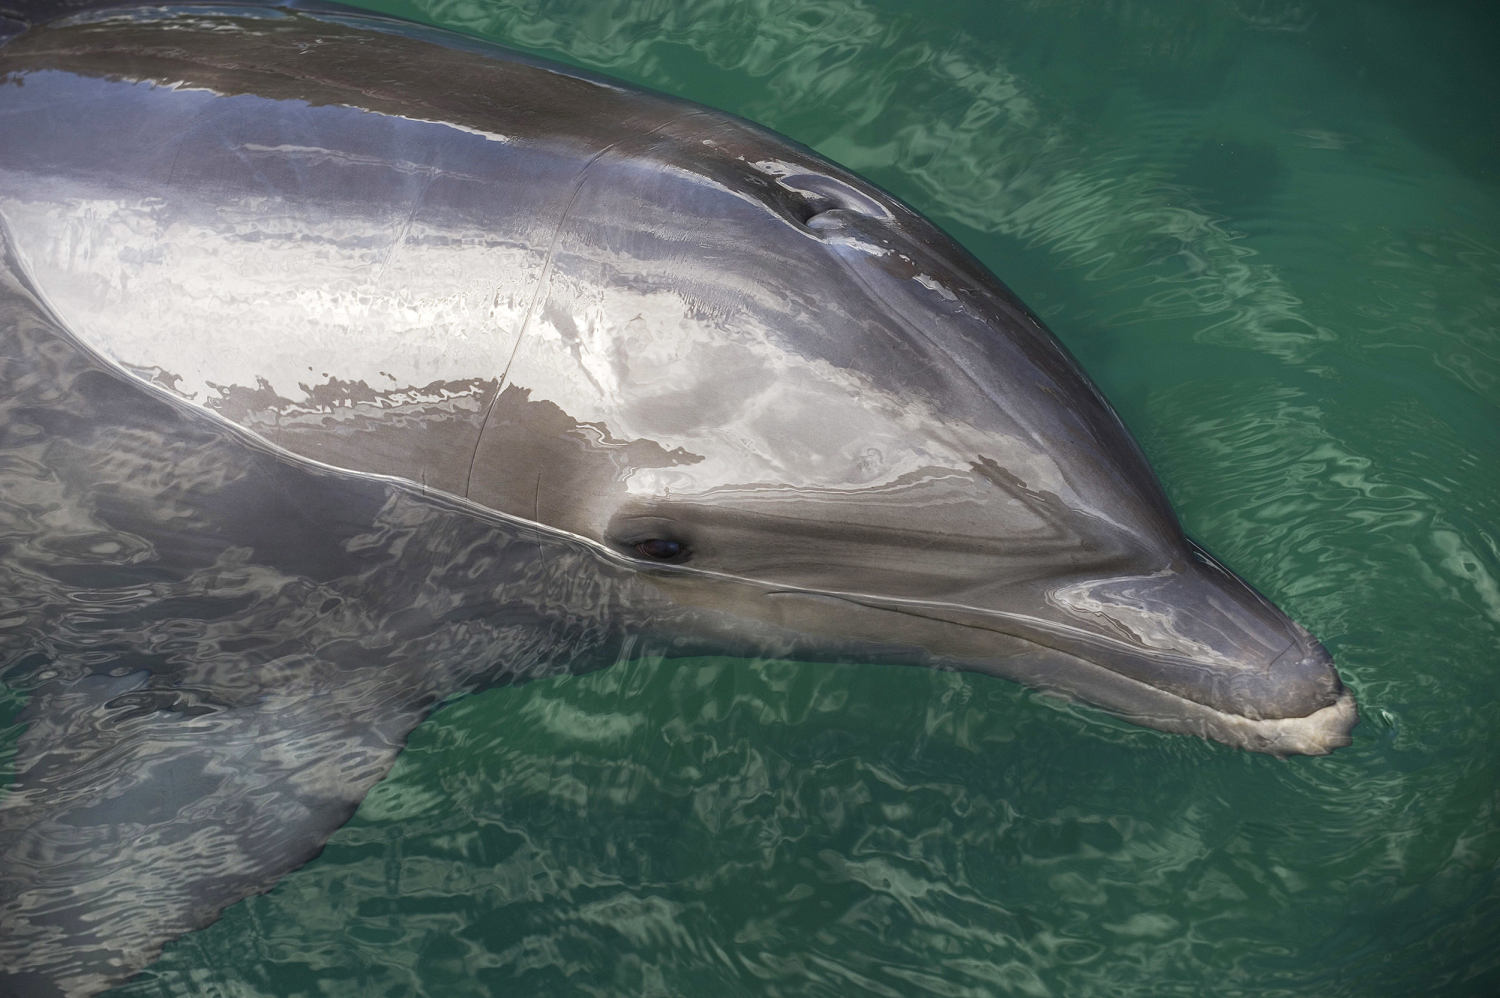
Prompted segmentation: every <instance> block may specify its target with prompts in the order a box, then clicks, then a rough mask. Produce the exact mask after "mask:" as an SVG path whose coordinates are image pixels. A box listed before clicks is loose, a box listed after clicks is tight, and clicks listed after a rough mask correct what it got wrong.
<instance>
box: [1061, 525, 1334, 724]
mask: <svg viewBox="0 0 1500 998" xmlns="http://www.w3.org/2000/svg"><path fill="white" fill-rule="evenodd" d="M1191 553H1192V557H1191V558H1190V559H1189V560H1187V561H1186V563H1185V564H1181V565H1179V566H1177V567H1175V568H1172V569H1170V570H1163V571H1159V572H1154V573H1149V574H1143V575H1131V576H1125V577H1116V578H1112V579H1102V580H1090V581H1088V582H1086V583H1080V584H1075V585H1072V586H1068V587H1064V588H1061V589H1058V590H1056V591H1055V592H1054V593H1053V594H1052V602H1054V603H1055V604H1056V605H1058V606H1059V607H1060V608H1062V609H1063V610H1065V611H1066V613H1067V616H1068V617H1070V618H1071V619H1072V620H1074V621H1077V622H1079V623H1081V624H1084V625H1085V626H1086V627H1087V628H1088V629H1089V630H1090V631H1092V632H1093V633H1094V634H1096V635H1098V639H1099V643H1098V644H1097V645H1096V646H1095V647H1094V648H1093V649H1092V650H1091V652H1090V653H1088V654H1087V657H1089V658H1090V659H1092V660H1093V661H1095V662H1096V663H1098V664H1099V665H1102V666H1104V667H1105V668H1108V669H1110V670H1111V671H1114V672H1116V673H1119V674H1120V675H1123V676H1126V677H1128V678H1130V679H1134V680H1136V681H1137V682H1140V683H1144V684H1146V685H1149V686H1151V687H1154V688H1156V689H1158V690H1161V691H1164V692H1167V693H1170V694H1173V695H1175V696H1178V697H1181V698H1183V699H1185V700H1190V701H1193V702H1195V703H1197V704H1201V705H1203V706H1205V707H1208V708H1211V709H1212V710H1214V711H1218V712H1221V713H1223V714H1227V715H1233V716H1236V717H1240V718H1245V719H1247V720H1250V721H1263V720H1266V721H1269V720H1279V719H1288V718H1303V717H1308V716H1310V715H1313V714H1315V713H1317V712H1319V711H1322V710H1325V709H1326V708H1328V707H1330V706H1333V705H1334V704H1336V703H1337V702H1339V700H1340V698H1341V697H1343V696H1345V695H1346V694H1345V690H1344V684H1343V682H1342V680H1341V679H1340V678H1339V674H1338V671H1337V670H1336V669H1335V668H1334V664H1333V658H1332V656H1330V655H1329V653H1328V651H1327V649H1325V648H1324V647H1323V646H1322V644H1320V643H1319V642H1318V640H1317V639H1316V638H1314V637H1313V636H1312V635H1311V634H1309V633H1308V632H1307V631H1306V630H1304V629H1303V628H1302V627H1301V626H1299V625H1298V624H1297V623H1295V622H1294V621H1293V620H1291V619H1290V618H1289V617H1287V616H1286V615H1285V614H1284V613H1282V612H1281V611H1280V610H1278V609H1277V608H1276V607H1275V606H1274V605H1272V604H1271V603H1270V602H1269V601H1268V600H1266V599H1265V597H1263V596H1261V595H1260V593H1258V592H1256V591H1255V589H1253V588H1252V587H1251V586H1250V585H1249V584H1247V583H1246V582H1244V581H1243V580H1242V579H1240V578H1239V577H1238V576H1236V575H1235V574H1234V573H1232V572H1230V571H1229V570H1227V569H1225V568H1224V567H1223V566H1222V565H1220V564H1219V563H1218V562H1217V561H1215V560H1214V559H1213V558H1212V557H1210V556H1209V555H1207V554H1206V553H1204V552H1203V551H1201V549H1198V548H1196V547H1195V548H1194V549H1193V550H1192V552H1191Z"/></svg>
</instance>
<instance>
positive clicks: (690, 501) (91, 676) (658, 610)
mask: <svg viewBox="0 0 1500 998" xmlns="http://www.w3.org/2000/svg"><path fill="white" fill-rule="evenodd" d="M0 128H3V131H4V141H3V142H0V225H3V233H0V234H3V237H4V245H3V247H0V334H3V336H4V342H5V344H6V346H5V352H4V354H3V357H0V538H3V539H4V542H5V543H6V544H7V550H6V554H5V563H4V569H3V575H0V627H3V628H4V631H3V633H4V635H5V639H4V641H5V643H4V645H3V647H0V670H3V671H0V675H3V676H4V677H5V681H6V683H7V684H8V685H9V686H11V687H12V688H13V689H16V690H21V691H24V692H25V694H26V698H27V699H26V706H25V707H24V709H23V712H22V715H21V718H20V720H21V721H22V722H23V723H24V724H25V730H24V732H23V734H22V735H21V738H20V742H19V744H18V746H17V751H16V763H15V769H16V781H15V785H14V786H13V788H12V789H11V791H10V793H9V795H8V796H7V797H5V798H4V799H3V800H0V968H3V969H0V990H4V989H6V988H8V989H9V990H8V991H7V993H11V992H15V993H19V994H55V993H63V994H88V993H92V992H93V991H97V990H98V989H100V988H102V987H105V986H107V985H108V984H109V983H111V982H114V981H118V980H119V979H122V978H123V977H125V976H128V975H129V974H130V973H132V972H133V971H135V970H136V969H139V968H140V967H141V966H143V965H144V964H145V963H146V962H148V961H149V960H150V959H151V958H152V957H153V956H154V955H155V954H156V953H157V952H158V951H159V950H160V947H161V946H162V945H163V943H164V942H165V941H166V940H168V939H171V938H173V937H174V936H176V935H179V934H181V933H183V932H186V931H189V930H191V929H193V928H195V927H198V926H201V925H204V924H206V923H208V922H210V921H212V920H213V919H214V918H215V917H216V916H217V914H218V912H219V911H221V910H222V909H223V908H224V907H225V906H226V905H228V904H230V903H232V902H234V901H236V900H238V899H240V898H242V897H244V896H246V895H248V894H251V893H254V892H256V891H260V890H264V889H266V888H267V887H268V886H269V885H270V884H272V883H273V882H274V881H275V880H276V879H277V878H278V877H280V876H281V875H283V874H284V873H286V872H287V871H289V870H291V869H293V868H295V867H296V866H298V865H299V864H301V863H302V862H305V861H306V860H307V859H308V858H310V857H311V856H312V855H314V854H316V852H317V851H318V850H319V849H320V848H321V846H322V844H323V842H324V841H325V840H326V839H327V837H328V836H329V835H330V834H331V833H332V831H333V830H334V829H335V828H337V827H338V826H339V825H340V824H342V823H343V822H344V821H345V820H346V819H347V817H348V816H349V814H350V813H351V812H352V810H353V809H354V807H356V806H357V805H358V803H359V801H360V799H361V798H362V797H363V796H364V794H365V793H366V792H367V791H368V789H369V788H370V786H372V785H373V784H374V783H375V782H376V781H377V780H379V779H380V777H381V776H382V775H383V774H384V773H385V772H386V771H387V770H388V768H389V766H390V765H391V762H392V760H393V759H394V757H395V755H396V754H397V753H398V752H399V751H400V747H401V745H402V744H403V743H404V740H405V738H406V736H407V734H408V732H409V731H410V730H411V729H412V727H413V726H415V725H416V724H417V723H418V722H419V721H420V720H421V719H422V717H424V716H425V715H426V714H427V713H428V712H430V711H431V710H432V709H433V707H434V706H436V705H437V704H438V703H440V702H441V701H442V700H443V699H445V698H447V697H450V696H452V695H455V694H457V693H462V692H465V691H470V690H474V689H478V688H481V687H483V686H486V685H492V684H495V683H501V682H511V681H517V680H520V679H524V678H527V677H530V676H535V675H541V674H547V673H553V672H558V671H565V670H574V671H582V670H586V669H590V668H597V667H599V666H602V665H606V664H608V663H610V662H612V661H615V660H617V659H618V658H619V657H620V656H622V655H628V654H630V653H631V651H630V649H632V648H633V647H636V646H637V645H641V646H644V647H651V648H655V649H658V650H666V651H684V652H686V651H693V650H712V651H719V652H741V653H745V654H761V655H782V656H796V657H799V658H805V659H810V660H811V659H816V660H826V661H856V662H899V663H909V664H921V665H928V666H934V667H942V668H958V669H966V670H971V671H978V672H985V673H990V674H993V675H997V676H1003V677H1007V678H1012V679H1016V680H1019V681H1021V682H1025V683H1028V684H1032V685H1036V686H1041V687H1046V688H1050V689H1055V690H1058V691H1062V692H1065V693H1068V694H1072V695H1074V696H1077V697H1079V698H1082V699H1084V700H1087V701H1089V702H1091V703H1094V704H1097V705H1100V706H1102V707H1105V708H1107V709H1109V710H1111V711H1113V712H1115V713H1117V714H1119V715H1121V716H1123V717H1126V718H1129V719H1131V720H1134V721H1138V722H1140V723H1142V724H1145V725H1149V726H1151V727H1155V728H1159V729H1162V730H1166V731H1178V732H1187V733H1193V734H1198V735H1203V736H1206V737H1210V738H1214V739H1217V740H1219V741H1223V742H1226V743H1228V744H1231V745H1237V746H1241V747H1244V748H1248V749H1253V750H1257V751H1264V752H1270V753H1274V754H1281V755H1284V754H1291V753H1309V754H1319V753H1324V752H1327V751H1329V750H1331V749H1333V748H1335V747H1337V746H1340V745H1344V744H1347V743H1348V741H1349V735H1348V732H1349V729H1350V728H1351V727H1352V725H1353V723H1354V721H1355V717H1356V713H1355V708H1354V703H1353V699H1352V697H1351V696H1350V694H1349V693H1348V692H1347V691H1346V690H1345V689H1344V688H1343V686H1342V684H1341V683H1340V681H1339V677H1338V675H1337V673H1336V672H1335V671H1334V669H1333V667H1332V664H1331V662H1330V660H1329V658H1328V656H1327V654H1326V652H1325V651H1324V650H1323V648H1322V647H1321V646H1320V645H1319V644H1318V643H1317V642H1316V641H1315V640H1314V639H1313V638H1312V637H1311V636H1310V635H1308V634H1307V633H1306V632H1305V631H1304V630H1302V629H1301V628H1300V627H1298V626H1297V625H1296V624H1295V623H1293V622H1291V621H1290V620H1288V619H1287V618H1286V617H1285V616H1283V615H1282V614H1281V613H1280V612H1279V611H1277V610H1276V609H1275V608H1274V607H1272V606H1271V605H1270V604H1269V603H1267V602H1266V601H1265V600H1264V599H1263V598H1262V597H1260V596H1259V595H1258V594H1256V593H1255V592H1254V591H1253V590H1251V589H1250V588H1249V587H1248V586H1246V585H1245V584H1244V583H1243V582H1241V581H1240V580H1239V579H1237V578H1236V577H1235V576H1233V575H1232V574H1230V573H1229V572H1227V571H1226V570H1225V569H1223V568H1222V567H1220V566H1219V565H1218V564H1217V563H1215V562H1214V561H1213V560H1212V559H1211V558H1209V557H1208V556H1207V555H1206V554H1204V553H1203V552H1202V551H1201V550H1199V549H1198V548H1197V547H1195V546H1194V545H1193V544H1191V543H1190V542H1189V541H1188V540H1186V539H1185V538H1184V537H1183V535H1182V532H1181V529H1180V528H1179V526H1178V525H1177V522H1176V520H1175V518H1174V516H1173V514H1172V512H1171V510H1170V508H1169V506H1168V504H1167V502H1166V500H1165V498H1164V497H1163V494H1162V492H1161V489H1160V487H1159V486H1158V484H1157V482H1156V480H1155V478H1154V476H1153V475H1152V473H1151V471H1150V469H1149V468H1148V467H1147V465H1146V463H1145V461H1144V459H1143V457H1142V456H1141V453H1140V451H1139V450H1138V448H1137V447H1136V445H1135V444H1134V442H1133V441H1132V440H1131V439H1130V437H1129V436H1128V434H1127V433H1126V431H1125V430H1124V428H1123V427H1122V426H1121V424H1120V422H1119V420H1118V419H1117V417H1116V416H1115V414H1114V413H1113V411H1112V410H1111V409H1110V408H1109V406H1108V405H1107V404H1106V403H1105V402H1104V400H1103V399H1102V398H1101V396H1100V395H1099V393H1098V392H1097V390H1096V389H1095V388H1094V387H1093V386H1092V384H1091V383H1090V382H1089V381H1088V380H1087V378H1086V377H1085V376H1084V375H1083V374H1082V373H1081V372H1080V371H1079V370H1078V368H1077V366H1076V365H1075V364H1074V362H1073V361H1072V360H1071V359H1070V358H1069V357H1068V356H1067V354H1066V353H1065V352H1064V351H1063V350H1062V348H1061V347H1060V346H1059V345H1058V344H1057V343H1056V341H1055V340H1054V339H1053V338H1052V337H1051V335H1050V334H1048V333H1047V331H1046V330H1045V329H1044V328H1043V327H1042V326H1041V324H1040V322H1039V321H1038V320H1037V319H1036V318H1035V316H1033V315H1032V314H1031V313H1030V312H1029V311H1027V310H1026V309H1025V307H1024V306H1022V305H1021V304H1020V303H1019V302H1018V301H1017V300H1016V299H1015V298H1014V296H1012V295H1011V294H1010V292H1009V291H1008V290H1006V289H1005V288H1004V287H1003V286H1002V285H1001V284H1000V283H999V282H998V281H996V280H995V279H994V278H993V277H992V276H991V275H990V274H989V273H988V272H986V271H985V270H984V269H983V267H982V266H981V265H979V264H978V263H976V262H975V261H974V260H973V259H971V258H970V257H969V256H967V255H966V254H965V253H964V252H963V251H962V250H961V249H959V247H957V246H956V245H955V244H954V243H953V242H952V241H950V240H949V239H948V238H947V237H945V236H944V235H943V234H942V233H940V232H939V231H937V230H936V229H935V228H934V227H933V226H932V225H931V224H930V223H928V222H926V221H925V220H923V219H922V218H920V217H919V216H917V215H915V214H914V213H913V212H912V211H911V210H910V209H909V208H907V207H905V206H904V205H902V204H901V203H900V202H898V201H896V200H894V199H893V198H891V197H890V196H889V195H886V194H885V193H883V192H881V191H879V190H878V189H876V188H874V187H872V186H870V185H869V184H868V183H865V182H864V181H862V180H860V179H859V178H857V177H855V176H853V175H851V174H849V173H848V172H846V171H844V170H842V169H840V168H838V167H836V166H834V165H832V164H830V163H828V162H826V161H825V160H822V159H820V158H819V157H817V156H815V155H813V154H812V153H810V152H809V151H807V150H806V149H804V148H802V147H799V146H797V145H794V144H792V143H789V142H787V141H786V140H784V139H782V138H779V137H778V136H776V135H774V134H771V133H769V132H767V131H765V130H763V129H760V128H758V127H756V126H754V125H751V124H748V123H746V122H744V121H741V120H738V119H735V118H732V117H730V116H727V115H724V114H721V113H718V112H714V111H711V110H708V109H705V108H701V107H697V106H694V105H691V104H686V103H683V102H680V101H676V100H671V99H668V98H665V97H661V96H658V95H653V94H649V93H643V92H640V91H637V90H634V89H630V88H628V87H624V86H622V85H619V84H615V83H611V82H608V81H605V80H601V79H597V78H594V77H591V76H588V75H586V74H583V73H580V72H576V71H573V70H569V69H563V68H560V67H556V66H551V65H547V64H543V63H539V62H536V61H533V60H530V59H525V58H521V57H518V56H515V55H513V54H510V53H506V52H503V51H500V50H497V49H494V48H492V47H489V46H485V45H481V44H478V43H475V42H471V41H468V40H465V39H462V38H458V37H455V36H452V35H449V34H446V33H443V32H439V31H433V30H429V29H425V28H420V27H416V26H413V25H410V24H406V23H404V22H395V21H389V20H383V19H376V18H370V17H365V16H359V15H354V14H349V13H340V12H337V11H333V10H329V9H320V10H316V11H302V12H293V11H287V10H277V9H268V8H261V7H244V8H235V7H226V6H223V5H216V6H214V7H212V8H201V9H194V8H192V7H190V6H182V7H175V8H152V9H141V10H123V9H122V10H113V11H106V12H103V13H95V14H92V15H89V16H86V17H81V18H76V19H73V20H70V21H63V22H59V23H56V24H53V25H51V26H47V27H42V28H37V29H34V30H31V31H29V32H26V33H24V34H20V35H18V36H17V37H15V38H13V39H12V40H11V41H10V42H9V43H8V44H6V45H5V47H4V48H0ZM7 971H8V972H9V974H10V976H9V977H8V978H7V977H5V976H4V973H5V972H7Z"/></svg>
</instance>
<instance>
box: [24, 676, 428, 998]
mask: <svg viewBox="0 0 1500 998" xmlns="http://www.w3.org/2000/svg"><path fill="white" fill-rule="evenodd" d="M188 700H189V701H190V702H189V703H188V705H187V706H186V707H184V706H183V702H184V701H183V700H182V699H181V698H174V697H172V696H170V695H169V694H167V693H166V691H160V690H152V689H151V688H150V686H149V685H148V681H147V677H146V675H145V674H144V673H140V674H137V675H136V676H124V677H89V678H88V679H86V680H83V681H80V682H78V683H74V684H71V685H69V686H66V687H63V688H59V689H54V690H47V689H43V690H38V691H36V692H35V693H34V694H33V697H32V701H31V703H30V705H29V706H28V707H27V709H26V710H25V711H24V712H23V714H22V718H21V719H22V720H23V721H24V722H26V723H27V725H28V726H27V731H26V733H25V734H24V735H23V736H22V739H21V745H20V750H19V752H18V756H17V780H16V784H15V785H14V786H13V787H12V788H11V790H10V792H9V793H8V794H7V796H5V798H4V799H3V800H0V968H4V970H0V993H4V994H6V995H15V996H17V998H21V996H29V995H46V994H75V993H82V994H91V993H94V992H96V991H98V990H100V989H102V988H104V987H107V986H109V985H110V984H112V983H117V982H119V981H120V980H123V979H124V978H125V977H128V976H129V975H130V974H132V973H134V972H135V971H136V970H139V969H140V968H141V967H143V966H144V965H145V964H146V963H148V962H149V961H150V960H151V959H152V958H154V957H155V956H156V954H157V953H158V952H159V951H160V949H161V947H162V946H163V944H164V943H166V942H167V941H168V940H170V939H173V938H175V937H177V936H179V935H181V934H183V933H184V932H188V931H191V930H193V929H196V928H200V927H202V926H204V925H207V924H208V923H210V922H212V921H214V920H215V919H216V918H217V917H218V916H219V914H220V912H222V911H223V909H224V908H226V907H227V906H229V905H231V904H233V903H234V902H236V901H238V900H240V899H241V898H244V897H247V896H249V895H251V894H255V893H258V892H260V891H263V890H266V889H267V888H269V887H270V886H271V885H272V884H274V883H275V882H276V880H277V879H278V878H280V877H281V876H282V875H284V874H285V873H287V872H288V871H290V870H293V869H295V868H296V867H298V866H301V865H302V864H303V863H305V862H307V861H308V860H310V859H312V858H313V857H314V856H316V855H317V854H318V852H319V851H320V850H321V849H322V848H323V845H324V843H325V842H326V841H327V840H328V837H329V836H330V835H331V834H333V832H334V831H335V830H336V829H337V828H338V827H339V826H340V825H342V824H343V823H344V822H345V821H347V820H348V818H349V816H350V815H351V814H352V813H353V812H354V809H355V808H356V807H357V806H358V805H359V802H360V801H361V800H362V799H363V798H364V796H365V794H366V793H367V792H368V791H369V789H370V787H371V786H373V785H374V784H375V783H376V782H377V781H378V780H379V779H380V778H381V777H382V776H384V775H385V773H386V772H387V771H388V770H389V769H390V767H391V764H392V763H393V762H394V760H395V758H396V755H397V753H399V752H400V750H401V746H402V744H403V743H404V742H405V739H406V736H407V734H408V733H409V732H410V731H411V729H412V728H413V727H414V726H415V725H416V724H417V722H418V721H419V720H420V719H421V712H420V711H417V710H413V709H395V708H392V710H391V711H390V712H388V713H385V714H384V715H383V716H381V717H379V718H376V719H373V720H372V719H371V718H370V717H368V716H361V714H360V713H359V711H356V710H355V709H352V705H345V704H340V703H339V702H338V697H337V694H336V693H332V692H330V693H328V694H324V695H323V696H322V697H314V698H305V697H304V698H299V699H291V698H279V697H278V698H267V699H266V700H264V701H262V702H259V703H256V704H253V705H249V706H234V707H228V706H223V705H211V704H204V703H201V702H191V700H192V698H188ZM361 709H368V705H363V707H362V708H361ZM41 746H45V747H46V748H45V749H44V750H42V751H39V752H33V751H31V750H32V748H33V747H41ZM7 973H8V974H9V976H7Z"/></svg>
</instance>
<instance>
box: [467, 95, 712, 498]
mask: <svg viewBox="0 0 1500 998" xmlns="http://www.w3.org/2000/svg"><path fill="white" fill-rule="evenodd" d="M706 113H708V112H706V111H703V110H694V111H685V112H683V113H681V114H676V115H673V116H672V117H670V118H667V119H665V120H663V121H662V122H660V123H659V124H657V125H655V126H653V127H652V128H651V129H649V130H648V131H645V132H643V133H641V134H640V135H632V136H626V137H623V138H619V139H616V140H615V141H613V142H611V143H609V144H608V145H606V146H604V147H603V148H602V149H600V150H599V151H598V152H596V153H594V155H593V156H591V157H589V160H588V162H587V163H584V164H583V166H582V167H580V168H579V170H578V176H577V177H575V178H574V180H573V189H572V191H571V192H569V194H568V203H567V204H566V205H564V206H563V210H562V214H560V215H559V216H558V218H557V224H556V225H554V226H553V228H552V238H551V239H550V240H548V243H547V253H546V255H545V256H544V257H543V258H542V270H541V275H540V276H539V277H538V278H537V283H536V289H535V290H534V291H533V292H532V295H531V301H530V303H529V304H528V305H527V306H526V311H525V313H523V314H522V316H521V323H520V326H519V328H518V329H517V330H516V335H515V339H514V341H513V342H512V344H511V348H510V356H509V357H507V358H506V360H505V367H504V368H503V369H502V370H501V372H500V380H499V382H498V383H497V384H496V385H495V394H494V395H493V396H492V397H491V398H490V403H489V405H488V406H486V407H485V410H484V419H483V420H482V421H481V422H480V424H479V433H478V435H477V436H475V438H474V452H473V453H472V454H471V455H470V456H469V471H468V474H467V475H466V476H465V477H464V492H463V494H464V497H465V498H467V497H468V495H469V492H470V490H471V488H472V486H473V482H474V465H475V464H476V463H477V462H478V460H479V444H480V442H481V441H482V440H484V432H485V430H486V429H487V428H488V427H489V425H490V417H491V416H493V415H494V412H495V407H496V406H497V405H499V403H500V395H501V393H502V392H504V391H505V386H506V385H508V384H509V383H510V369H511V365H513V364H514V363H515V361H516V355H517V354H519V353H520V351H521V343H522V341H523V340H525V338H526V333H527V331H528V330H529V329H530V328H531V319H532V317H533V316H534V315H536V313H537V309H538V307H539V306H540V305H541V304H542V301H543V300H544V298H545V296H546V294H547V290H548V288H549V287H550V286H551V283H552V264H553V261H554V259H555V258H556V256H557V244H558V240H559V239H561V238H562V231H563V226H564V225H565V224H567V221H568V218H569V216H570V215H572V213H573V206H574V204H576V203H577V201H578V195H579V193H580V192H581V191H582V190H583V183H584V181H585V180H586V179H587V178H588V174H589V171H590V170H591V169H593V167H594V164H595V163H597V162H599V161H600V160H601V159H603V158H604V156H605V155H606V154H607V153H609V152H611V151H613V150H614V149H616V148H617V147H619V146H620V145H622V144H623V143H626V142H630V141H638V142H644V141H645V140H647V139H649V138H650V137H651V136H653V135H655V134H656V133H657V132H660V131H661V130H662V129H664V128H668V127H670V126H672V125H675V124H677V123H678V122H681V121H686V120H687V119H688V118H694V117H699V116H701V115H704V114H706ZM497 293H498V292H497ZM538 488H540V479H539V480H538Z"/></svg>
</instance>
